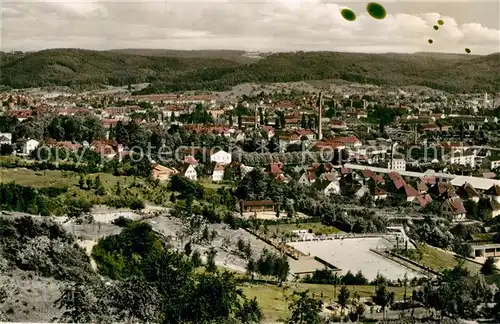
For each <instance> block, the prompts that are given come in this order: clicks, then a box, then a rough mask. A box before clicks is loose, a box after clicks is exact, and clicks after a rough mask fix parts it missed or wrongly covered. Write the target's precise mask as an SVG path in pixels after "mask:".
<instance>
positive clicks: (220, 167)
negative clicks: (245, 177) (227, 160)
mask: <svg viewBox="0 0 500 324" xmlns="http://www.w3.org/2000/svg"><path fill="white" fill-rule="evenodd" d="M224 170H225V165H224V164H220V163H217V164H215V166H214V171H213V173H212V181H214V182H217V181H222V180H223V179H224Z"/></svg>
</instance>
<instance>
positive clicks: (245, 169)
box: [240, 164, 254, 178]
mask: <svg viewBox="0 0 500 324" xmlns="http://www.w3.org/2000/svg"><path fill="white" fill-rule="evenodd" d="M253 169H254V167H251V166H248V165H244V164H241V165H240V172H241V177H242V178H243V177H244V176H246V175H247V173H249V172H251V171H252V170H253Z"/></svg>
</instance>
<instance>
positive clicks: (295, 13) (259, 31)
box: [0, 0, 500, 54]
mask: <svg viewBox="0 0 500 324" xmlns="http://www.w3.org/2000/svg"><path fill="white" fill-rule="evenodd" d="M367 3H368V1H359V0H356V1H341V2H336V1H331V0H309V1H306V0H303V1H301V0H275V1H269V0H253V1H247V0H174V1H166V0H148V1H145V0H120V1H118V0H79V1H76V0H64V1H63V0H52V1H48V0H0V8H1V22H0V30H1V34H0V47H1V48H0V50H2V51H11V50H22V51H31V50H40V49H46V48H85V49H96V50H106V49H118V48H157V49H180V50H196V49H237V50H246V51H261V52H277V51H300V50H302V51H315V50H321V51H340V52H367V53H386V52H402V53H412V52H449V53H465V52H464V50H465V48H470V50H471V51H472V53H473V54H490V53H494V52H500V1H498V0H485V1H482V2H478V1H469V0H462V1H447V0H444V1H443V0H442V1H441V2H435V1H430V0H417V1H411V2H410V1H394V0H393V1H391V2H381V4H383V5H384V7H385V8H386V11H387V17H386V18H385V19H382V20H377V19H374V18H372V17H371V16H369V15H368V13H367V10H366V5H367ZM344 8H350V9H352V10H353V11H354V12H355V13H356V15H357V18H356V20H355V21H347V20H345V19H344V18H342V15H341V14H340V12H341V10H342V9H344ZM438 19H442V20H443V21H444V25H443V26H440V29H439V30H438V31H435V30H434V29H433V25H436V23H437V20H438ZM428 39H432V40H433V44H429V43H428Z"/></svg>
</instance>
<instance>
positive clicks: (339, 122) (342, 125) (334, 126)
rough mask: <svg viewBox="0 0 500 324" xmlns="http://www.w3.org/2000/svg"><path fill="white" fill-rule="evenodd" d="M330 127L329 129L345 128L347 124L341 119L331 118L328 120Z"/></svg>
mask: <svg viewBox="0 0 500 324" xmlns="http://www.w3.org/2000/svg"><path fill="white" fill-rule="evenodd" d="M330 128H331V129H341V130H345V129H347V125H346V123H345V121H343V120H332V121H331V122H330Z"/></svg>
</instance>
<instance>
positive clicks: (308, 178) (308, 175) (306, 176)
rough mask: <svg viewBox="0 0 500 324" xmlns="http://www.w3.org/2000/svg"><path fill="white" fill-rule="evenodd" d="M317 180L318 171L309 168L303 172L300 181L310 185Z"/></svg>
mask: <svg viewBox="0 0 500 324" xmlns="http://www.w3.org/2000/svg"><path fill="white" fill-rule="evenodd" d="M315 181H316V172H314V171H311V170H308V171H305V172H304V173H302V175H301V176H300V178H299V180H298V182H299V183H300V184H303V185H310V184H312V183H314V182H315Z"/></svg>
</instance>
